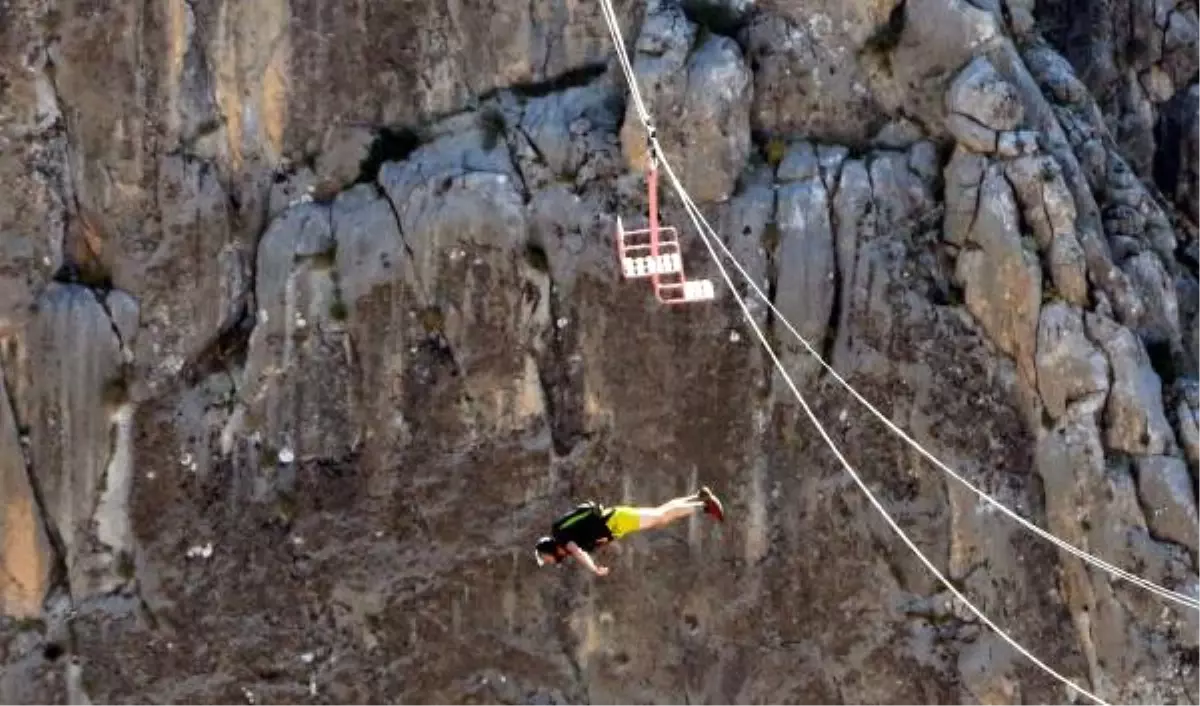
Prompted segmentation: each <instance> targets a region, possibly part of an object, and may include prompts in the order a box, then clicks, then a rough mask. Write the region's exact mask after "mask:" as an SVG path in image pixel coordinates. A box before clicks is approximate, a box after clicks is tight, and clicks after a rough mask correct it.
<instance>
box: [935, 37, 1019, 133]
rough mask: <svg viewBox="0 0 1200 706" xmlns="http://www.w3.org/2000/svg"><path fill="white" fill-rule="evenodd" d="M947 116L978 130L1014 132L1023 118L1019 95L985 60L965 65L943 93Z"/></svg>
mask: <svg viewBox="0 0 1200 706" xmlns="http://www.w3.org/2000/svg"><path fill="white" fill-rule="evenodd" d="M946 112H947V113H949V114H951V115H955V114H957V115H961V116H964V117H965V118H967V119H968V120H969V121H971V122H973V123H975V124H977V125H979V126H980V127H982V128H984V129H987V130H990V131H993V132H1004V131H1008V130H1014V129H1016V127H1017V126H1018V125H1020V124H1021V120H1022V119H1023V118H1024V117H1025V108H1024V106H1022V105H1021V98H1020V95H1019V94H1018V93H1017V91H1016V89H1015V88H1013V86H1012V84H1010V83H1008V82H1007V81H1005V80H1004V79H1003V78H1002V77H1001V76H1000V74H999V72H997V71H996V69H995V67H994V66H992V63H991V62H990V61H988V60H987V58H985V57H982V56H980V57H976V58H975V59H974V60H972V61H971V63H969V64H967V66H966V67H965V68H963V70H962V71H960V72H959V74H958V76H956V77H955V79H954V81H953V82H951V84H950V88H949V90H948V91H947V92H946Z"/></svg>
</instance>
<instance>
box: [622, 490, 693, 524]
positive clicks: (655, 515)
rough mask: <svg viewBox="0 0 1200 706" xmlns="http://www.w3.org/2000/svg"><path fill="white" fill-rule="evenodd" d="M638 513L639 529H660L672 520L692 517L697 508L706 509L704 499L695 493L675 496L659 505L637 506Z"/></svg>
mask: <svg viewBox="0 0 1200 706" xmlns="http://www.w3.org/2000/svg"><path fill="white" fill-rule="evenodd" d="M635 509H636V510H637V513H638V525H639V527H638V528H639V529H644V530H645V529H660V528H662V527H666V526H667V525H669V524H671V523H672V522H677V521H679V520H682V519H683V518H685V517H690V516H691V515H693V514H695V513H696V511H697V510H703V509H704V501H703V500H700V499H699V498H697V497H696V496H695V495H688V496H685V497H682V498H673V499H671V500H668V501H667V502H665V503H663V504H662V505H659V506H658V507H639V508H635Z"/></svg>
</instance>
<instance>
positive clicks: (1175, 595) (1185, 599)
mask: <svg viewBox="0 0 1200 706" xmlns="http://www.w3.org/2000/svg"><path fill="white" fill-rule="evenodd" d="M601 6H602V8H603V10H604V15H605V19H606V20H607V22H608V24H609V33H610V34H611V35H612V37H613V42H614V44H615V45H616V47H617V57H618V61H619V62H620V64H621V69H622V72H623V73H624V74H625V77H626V80H627V81H628V82H629V85H630V87H631V94H632V96H633V102H634V108H635V110H636V111H637V113H638V117H639V119H640V120H641V121H642V124H643V125H645V126H646V129H647V131H648V132H649V133H650V135H651V136H652V138H651V141H652V142H656V141H657V140H656V137H655V133H654V128H653V124H652V122H651V120H650V113H649V111H648V110H647V109H646V107H645V103H644V102H643V100H642V97H641V91H640V90H638V89H637V85H636V80H637V79H636V74H635V73H634V72H633V65H632V63H631V62H630V60H629V56H628V54H627V53H626V52H625V46H624V41H623V39H622V37H621V33H620V28H619V27H618V25H617V23H616V15H615V14H614V13H613V10H612V5H611V3H610V2H609V0H602V1H601ZM659 159H660V160H662V161H663V162H665V160H666V155H665V154H664V153H663V152H662V150H661V148H660V149H659ZM673 186H674V187H675V189H676V192H677V193H678V194H679V197H680V199H681V200H682V201H683V202H684V206H685V208H687V209H690V210H692V211H694V212H695V218H693V222H694V223H696V227H697V229H698V230H699V231H700V233H701V237H702V238H705V237H706V235H705V234H706V233H707V236H710V237H712V238H713V239H714V240H716V242H717V245H718V246H719V247H720V249H721V251H722V252H723V253H724V255H725V257H726V258H728V259H729V261H730V262H731V263H732V264H733V266H734V267H735V268H736V269H737V270H738V272H739V273H741V275H742V277H743V278H744V279H745V280H746V283H747V284H748V285H749V286H750V288H751V289H752V290H753V291H754V293H755V294H757V295H758V296H759V298H760V299H762V301H763V302H764V303H765V304H766V305H767V307H768V308H769V309H770V310H771V312H772V313H773V314H774V315H775V319H776V320H777V321H779V322H780V323H782V324H783V326H784V327H785V328H786V329H787V330H788V331H789V332H791V334H792V335H793V336H795V337H796V339H797V340H798V341H800V344H801V345H802V346H803V347H804V348H805V350H806V351H807V352H808V353H809V354H810V355H811V356H812V357H813V358H815V359H816V361H817V363H818V364H819V365H820V366H821V367H822V368H823V369H824V370H825V371H826V372H828V373H829V374H830V375H831V376H832V377H833V379H835V380H837V382H838V383H839V384H840V385H841V386H842V387H844V388H846V390H847V391H848V392H849V393H850V394H851V395H852V396H853V397H854V398H855V399H856V400H858V401H859V403H861V404H862V405H863V406H864V407H866V408H867V409H868V410H870V412H871V413H872V414H874V415H875V417H876V418H877V419H879V420H880V421H881V422H883V423H884V424H885V425H886V426H887V427H888V428H889V429H890V430H891V431H892V432H894V433H895V434H897V435H898V436H900V438H901V439H903V440H904V441H905V442H906V443H907V444H908V445H909V446H911V447H912V448H913V449H914V450H916V451H917V452H918V453H919V454H921V455H922V456H924V457H925V458H926V459H928V460H929V461H930V463H932V464H933V465H934V466H936V467H937V468H938V469H939V470H941V471H942V472H943V473H946V474H947V475H949V476H950V477H951V478H953V479H955V480H956V481H958V482H959V483H961V484H962V485H964V486H965V487H966V488H967V489H968V490H970V491H971V492H972V493H974V494H975V495H976V496H978V497H979V498H980V499H982V500H984V501H986V502H987V503H989V504H991V505H992V506H993V507H995V508H996V509H998V510H999V511H1000V512H1002V513H1004V514H1005V515H1007V516H1008V517H1010V518H1012V519H1013V520H1015V521H1016V522H1017V523H1019V524H1020V525H1021V526H1023V527H1025V528H1026V529H1028V530H1029V531H1031V532H1033V533H1034V534H1036V535H1038V536H1039V537H1041V538H1042V539H1045V540H1046V541H1048V542H1050V543H1051V544H1054V545H1055V546H1057V547H1058V548H1059V549H1062V550H1063V551H1065V552H1067V553H1069V554H1071V555H1073V556H1075V557H1076V558H1078V559H1081V560H1083V561H1085V562H1087V563H1089V564H1092V565H1093V566H1095V567H1097V568H1100V569H1103V570H1104V571H1107V572H1108V573H1110V574H1112V575H1114V576H1116V577H1119V578H1121V579H1124V580H1126V581H1128V582H1130V583H1132V584H1134V585H1136V586H1139V587H1140V588H1143V589H1145V590H1147V591H1150V592H1151V593H1154V594H1156V595H1158V596H1161V597H1163V598H1166V599H1167V600H1170V601H1174V602H1175V603H1179V604H1181V605H1184V606H1187V607H1189V608H1192V609H1196V610H1200V599H1197V598H1193V597H1191V596H1189V595H1187V594H1184V593H1180V592H1178V591H1173V590H1171V589H1169V588H1165V587H1163V586H1159V585H1158V584H1156V583H1154V582H1153V581H1150V580H1147V579H1144V578H1142V577H1140V576H1137V575H1136V574H1132V573H1130V572H1128V571H1125V570H1124V569H1122V568H1120V567H1118V566H1115V565H1113V564H1110V563H1109V562H1107V561H1105V560H1103V559H1101V558H1100V557H1097V556H1095V555H1093V554H1090V553H1088V552H1086V551H1084V550H1082V549H1080V548H1078V547H1076V546H1075V545H1073V544H1071V543H1070V542H1067V541H1066V540H1064V539H1061V538H1059V537H1057V536H1055V535H1054V534H1052V533H1051V532H1048V531H1046V530H1044V529H1042V528H1041V527H1038V526H1037V525H1035V524H1033V523H1032V522H1030V521H1029V520H1027V519H1025V518H1024V517H1022V516H1021V515H1019V514H1018V513H1016V512H1014V511H1013V510H1010V509H1009V508H1008V507H1007V506H1005V505H1004V504H1003V503H1001V502H1000V501H999V500H996V499H995V498H993V497H992V496H991V495H989V494H988V493H986V492H985V491H983V490H981V489H980V488H979V487H977V486H975V485H974V484H973V483H971V482H970V481H969V480H967V479H966V478H964V477H963V476H962V475H961V474H959V473H958V472H956V471H955V470H954V469H952V468H950V466H948V465H946V463H944V462H943V461H942V460H941V459H939V458H938V457H937V456H935V455H933V453H932V452H930V451H929V450H928V449H926V448H925V447H924V446H923V445H922V444H921V443H920V442H919V441H917V440H916V439H914V438H912V437H911V436H909V434H908V433H906V432H905V431H904V430H903V429H902V428H901V427H900V426H899V425H897V424H896V423H895V422H893V421H892V420H891V419H890V418H888V416H887V415H885V414H884V413H883V412H881V411H879V409H878V408H876V407H875V405H873V404H871V402H870V401H869V400H867V399H866V398H865V397H863V396H862V395H861V394H859V392H858V390H856V389H855V388H854V386H852V385H851V384H850V383H849V382H847V381H846V379H845V378H843V377H842V376H841V375H840V374H839V373H838V372H837V370H835V369H834V368H833V366H831V365H830V364H829V363H827V362H826V361H825V359H824V358H822V357H821V355H820V353H819V352H818V351H817V350H816V348H814V347H813V346H812V344H811V343H809V342H808V341H807V340H806V339H805V338H804V336H802V335H801V334H800V332H799V331H798V330H796V327H795V326H793V325H792V323H791V322H790V321H789V320H788V319H787V317H786V316H784V315H783V312H781V311H779V309H778V308H777V307H776V306H775V304H774V302H772V301H771V298H770V296H769V295H768V294H767V293H766V292H764V291H763V290H762V288H761V287H759V286H758V284H757V283H756V282H755V281H754V278H753V277H751V276H750V274H749V273H748V272H747V271H746V268H745V267H743V266H742V264H741V263H740V262H738V259H737V257H735V256H734V254H733V252H732V251H730V249H729V247H728V246H727V245H725V243H724V241H723V240H722V239H721V237H720V236H719V235H718V234H717V233H716V231H715V230H714V229H713V227H712V225H711V224H710V223H709V222H708V220H707V219H706V218H705V217H704V214H703V213H701V212H700V209H699V208H698V207H697V206H696V204H695V202H693V201H692V198H691V196H690V195H689V194H688V193H687V191H686V190H684V189H683V187H682V185H680V184H678V183H674V184H673ZM697 219H698V222H696V220H697ZM706 242H707V240H706ZM713 255H714V260H716V255H715V253H714V254H713ZM718 266H720V263H719V262H718Z"/></svg>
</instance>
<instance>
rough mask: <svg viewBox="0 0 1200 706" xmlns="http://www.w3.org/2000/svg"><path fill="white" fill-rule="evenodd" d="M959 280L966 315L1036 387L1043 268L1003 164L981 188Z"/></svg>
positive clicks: (958, 269)
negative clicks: (1026, 238)
mask: <svg viewBox="0 0 1200 706" xmlns="http://www.w3.org/2000/svg"><path fill="white" fill-rule="evenodd" d="M967 242H968V244H969V246H970V247H967V248H965V249H964V250H963V251H962V252H961V253H960V254H959V256H958V262H957V266H956V270H955V277H956V279H957V280H958V282H959V283H961V286H962V287H963V288H964V294H965V297H964V298H965V301H966V306H967V310H968V311H969V312H971V315H972V316H974V317H975V318H976V320H978V321H979V323H980V325H981V326H982V327H983V329H984V331H986V332H987V334H988V336H989V337H990V338H991V339H992V340H993V341H994V342H995V343H996V345H997V346H999V347H1000V349H1001V350H1002V351H1004V352H1005V353H1006V354H1008V355H1010V356H1012V357H1013V358H1014V359H1015V361H1016V363H1017V368H1018V369H1019V370H1020V371H1021V372H1022V374H1023V375H1024V376H1025V379H1026V380H1028V381H1030V382H1032V381H1033V380H1034V379H1035V377H1034V362H1033V361H1034V353H1035V348H1036V339H1037V327H1038V311H1039V309H1040V308H1041V301H1042V278H1041V268H1040V266H1039V265H1038V262H1037V257H1036V255H1034V254H1033V253H1030V252H1028V251H1026V249H1025V247H1024V245H1023V244H1022V241H1021V234H1020V228H1019V216H1018V215H1017V204H1016V199H1015V197H1014V196H1013V193H1012V189H1011V188H1009V186H1008V181H1007V180H1006V179H1005V178H1004V175H1003V173H1002V172H1001V170H1000V167H999V166H998V165H992V166H989V167H988V169H987V171H986V172H985V174H984V178H983V184H982V186H980V189H979V211H978V215H977V217H976V219H975V222H974V225H973V227H972V228H971V231H970V234H969V236H968V239H967Z"/></svg>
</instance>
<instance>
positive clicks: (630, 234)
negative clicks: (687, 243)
mask: <svg viewBox="0 0 1200 706" xmlns="http://www.w3.org/2000/svg"><path fill="white" fill-rule="evenodd" d="M646 188H647V190H648V191H649V196H650V227H649V228H643V229H641V230H625V227H624V225H623V224H622V223H621V217H620V216H617V259H618V260H620V263H621V276H622V277H624V278H625V279H640V278H645V277H649V278H650V281H651V283H652V284H653V285H654V294H655V296H656V297H658V301H659V302H661V303H663V304H685V303H691V302H705V301H712V299H713V298H714V296H715V292H714V290H713V284H712V282H711V281H709V280H707V279H697V280H689V279H688V278H687V277H686V276H685V275H684V273H683V254H682V252H681V250H680V247H679V234H678V232H677V231H676V230H675V228H674V227H672V226H666V227H659V225H658V162H657V160H655V159H653V158H652V159H651V160H650V168H649V171H648V173H647V175H646Z"/></svg>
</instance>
